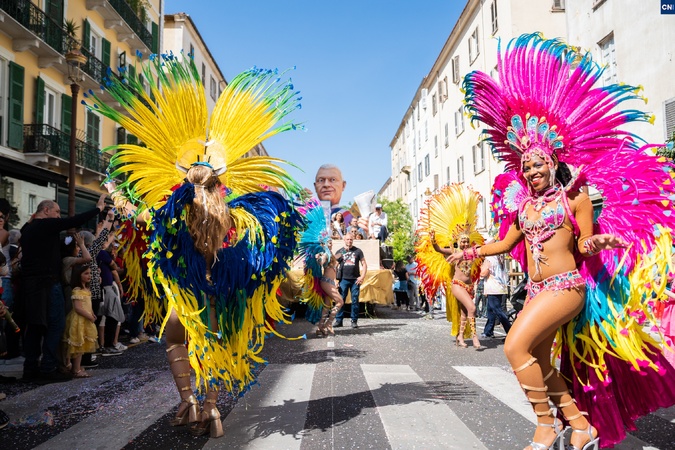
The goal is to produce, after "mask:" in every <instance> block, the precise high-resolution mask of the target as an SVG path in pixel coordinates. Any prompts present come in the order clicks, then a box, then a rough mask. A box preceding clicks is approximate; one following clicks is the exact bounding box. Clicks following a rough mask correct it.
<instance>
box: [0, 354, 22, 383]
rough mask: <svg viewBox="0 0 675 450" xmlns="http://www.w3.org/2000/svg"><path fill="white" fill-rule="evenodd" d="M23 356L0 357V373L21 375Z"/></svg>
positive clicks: (18, 376)
mask: <svg viewBox="0 0 675 450" xmlns="http://www.w3.org/2000/svg"><path fill="white" fill-rule="evenodd" d="M23 361H24V357H23V356H18V357H16V358H13V359H0V375H2V376H5V377H16V378H17V379H19V378H21V377H23Z"/></svg>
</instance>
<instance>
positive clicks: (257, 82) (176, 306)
mask: <svg viewBox="0 0 675 450" xmlns="http://www.w3.org/2000/svg"><path fill="white" fill-rule="evenodd" d="M137 72H140V71H137ZM142 73H143V75H144V78H145V80H146V81H145V82H146V83H148V84H149V87H150V89H149V92H150V93H149V94H148V93H146V90H145V88H144V86H143V85H142V84H141V83H140V80H139V79H138V78H136V77H133V76H131V77H129V76H125V77H123V78H121V79H120V78H117V77H115V76H110V78H109V79H108V80H107V81H106V83H105V86H104V87H105V89H106V91H107V92H108V93H109V94H110V95H111V96H112V97H113V98H114V99H115V100H116V101H117V102H118V103H119V104H120V105H122V106H123V108H124V109H125V110H126V111H125V112H126V115H125V114H122V113H120V112H119V111H117V110H115V109H114V108H113V107H112V106H109V105H107V104H105V103H104V102H103V101H102V100H101V98H100V97H99V96H97V95H95V94H94V93H93V92H91V91H89V94H88V97H89V98H93V105H90V106H89V107H90V108H93V109H96V110H97V111H98V112H100V113H101V114H103V115H104V116H106V117H109V118H111V119H112V120H114V121H116V122H118V123H119V124H120V125H121V126H122V127H124V128H125V129H126V130H127V132H129V133H131V134H133V135H135V136H136V137H137V138H138V139H139V140H140V141H141V142H142V143H143V144H144V145H143V146H140V145H133V144H121V145H117V146H114V147H112V148H109V149H107V150H108V151H111V150H112V151H115V154H114V156H113V157H112V159H111V172H112V173H111V178H114V177H118V176H120V175H126V181H125V182H124V183H122V184H121V185H120V186H119V187H116V193H115V195H114V196H113V197H114V200H115V202H116V206H117V207H118V209H122V208H124V209H125V210H130V205H129V204H128V203H127V201H126V200H125V199H128V198H134V199H137V200H138V201H137V202H136V205H135V212H134V214H137V215H142V218H143V219H144V220H145V221H146V222H147V223H148V225H149V229H150V233H151V234H150V239H149V248H148V251H147V252H146V254H145V257H146V258H147V259H148V260H149V262H148V273H149V275H150V277H151V278H152V280H153V282H154V289H155V291H156V292H155V294H156V295H157V296H158V297H160V299H161V300H162V301H163V302H165V304H166V310H167V315H166V317H165V319H164V323H163V329H164V327H165V328H166V332H165V336H166V341H167V347H168V348H167V355H168V359H169V362H170V364H171V371H172V373H173V375H174V379H175V381H176V386H177V388H178V390H179V393H180V396H181V400H182V402H181V405H180V406H179V409H178V414H177V416H176V417H175V418H174V419H173V420H172V425H184V424H187V423H189V422H198V423H197V424H196V425H195V426H193V427H192V428H191V431H192V433H193V434H196V435H200V434H205V433H208V432H209V430H210V433H211V436H212V437H219V436H222V434H223V431H222V424H221V421H220V414H219V412H218V409H217V408H216V400H217V396H218V391H219V389H220V388H221V387H222V388H224V389H226V390H227V391H229V392H231V393H233V394H234V395H242V394H243V393H245V392H246V391H247V390H248V388H249V387H250V386H251V384H252V383H253V382H254V381H255V367H256V366H257V365H258V364H261V363H264V361H263V360H262V359H261V358H260V356H259V353H260V350H261V349H262V347H263V343H264V339H265V335H266V334H268V333H271V332H273V328H272V323H273V322H276V321H286V320H287V316H286V315H285V313H284V310H283V308H282V307H281V305H280V304H279V303H278V301H277V298H276V291H277V288H278V286H279V284H280V282H281V277H282V274H283V273H284V272H285V271H286V270H288V265H289V262H290V260H291V259H292V256H293V252H294V250H295V247H296V231H297V230H298V229H299V228H300V227H301V226H302V220H301V217H300V215H299V214H298V213H297V212H296V210H295V207H294V204H293V202H292V201H290V200H288V199H287V198H285V197H284V196H282V195H281V194H279V193H277V192H274V191H275V190H283V191H285V192H286V193H287V194H289V195H295V194H297V193H298V192H299V190H300V187H299V185H298V184H297V183H296V182H295V181H294V180H293V179H292V178H291V177H290V176H289V175H288V173H287V172H286V171H285V170H283V169H282V168H281V167H280V166H279V165H278V163H279V162H280V161H279V160H277V159H275V158H270V157H267V156H253V157H249V158H244V157H243V156H244V155H245V154H246V153H247V152H248V151H250V150H251V149H253V148H255V147H256V146H257V145H258V144H260V143H261V142H262V141H264V140H265V139H267V138H268V137H270V136H273V135H275V134H277V133H279V132H282V131H286V130H290V129H295V128H296V125H294V124H293V123H291V122H285V123H280V122H281V121H282V120H284V118H285V117H286V116H287V115H288V114H289V113H290V112H292V111H293V110H295V109H296V108H299V103H298V101H299V97H298V95H297V94H298V93H297V92H295V91H294V88H293V85H292V84H291V83H290V81H288V82H285V83H284V82H281V81H280V79H281V76H282V74H279V73H278V72H276V71H271V70H261V69H255V68H254V69H251V70H248V71H246V72H243V73H242V74H240V75H238V76H237V77H235V78H234V79H233V80H232V81H231V82H230V83H229V85H228V86H227V87H226V88H225V90H224V91H223V93H222V95H221V96H220V98H219V99H218V101H217V103H216V106H215V108H214V110H213V112H212V114H211V117H210V119H209V114H208V110H207V105H206V99H205V94H204V86H203V84H202V82H201V80H200V79H199V73H198V70H197V68H196V66H195V64H194V61H192V59H191V58H189V57H180V58H177V57H175V56H174V55H172V54H169V55H161V56H156V55H153V56H151V58H150V61H149V62H146V63H143V64H142ZM131 209H133V208H131ZM186 341H187V343H186ZM186 344H187V346H186ZM190 366H192V368H193V369H194V371H195V374H196V381H197V386H199V388H200V389H201V390H203V391H205V392H206V394H205V395H206V400H205V403H204V405H203V411H202V413H201V415H199V416H198V414H197V407H198V402H197V399H196V397H195V395H194V392H193V389H192V387H191V383H190Z"/></svg>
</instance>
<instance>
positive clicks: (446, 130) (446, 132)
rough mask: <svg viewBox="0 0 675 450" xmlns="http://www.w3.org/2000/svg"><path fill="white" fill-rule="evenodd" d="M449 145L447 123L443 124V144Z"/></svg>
mask: <svg viewBox="0 0 675 450" xmlns="http://www.w3.org/2000/svg"><path fill="white" fill-rule="evenodd" d="M448 145H450V141H449V139H448V124H447V123H446V124H445V146H446V147H447V146H448Z"/></svg>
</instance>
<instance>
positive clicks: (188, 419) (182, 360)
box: [166, 344, 199, 427]
mask: <svg viewBox="0 0 675 450" xmlns="http://www.w3.org/2000/svg"><path fill="white" fill-rule="evenodd" d="M181 349H182V350H181ZM174 350H177V351H176V353H179V354H180V355H181V356H178V357H177V358H174V359H172V360H170V361H169V366H170V367H171V373H172V374H173V379H174V381H175V383H176V388H178V393H179V395H180V396H181V402H180V405H179V406H178V411H179V412H178V414H176V417H174V418H173V419H171V420H170V422H169V423H170V424H171V426H172V427H177V426H180V425H187V424H188V423H194V422H197V421H198V418H197V406H198V405H199V403H198V402H197V398H196V397H195V396H194V394H192V393H190V395H189V396H187V397H184V393H186V392H188V391H189V392H192V387H191V386H190V363H189V361H190V358H188V356H187V355H188V352H187V348H185V345H183V344H175V345H172V346H171V347H169V348H167V349H166V356H167V357H169V353H171V352H172V351H174ZM176 372H177V373H176ZM186 378H187V383H186V382H185V381H184V380H185V379H186ZM184 403H185V404H187V407H186V408H185V409H184V410H183V412H180V409H181V407H182V405H183V404H184Z"/></svg>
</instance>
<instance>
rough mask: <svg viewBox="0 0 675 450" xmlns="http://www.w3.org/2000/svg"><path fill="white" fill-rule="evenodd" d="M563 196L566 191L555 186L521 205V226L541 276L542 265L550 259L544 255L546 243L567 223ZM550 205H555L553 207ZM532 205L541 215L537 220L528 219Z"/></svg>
mask: <svg viewBox="0 0 675 450" xmlns="http://www.w3.org/2000/svg"><path fill="white" fill-rule="evenodd" d="M563 195H565V191H564V190H563V189H561V187H560V185H555V186H553V187H552V188H549V189H547V190H546V191H545V192H543V193H541V194H538V193H535V194H534V195H532V196H530V197H528V198H526V199H525V200H524V201H523V202H522V203H521V204H520V208H519V209H520V213H519V220H520V225H521V229H522V230H523V233H524V234H525V239H527V242H528V243H529V245H530V251H531V252H532V259H533V260H534V264H535V268H536V273H537V274H541V263H544V264H546V260H547V259H548V258H547V257H546V255H544V254H543V253H542V252H543V250H544V242H546V241H547V240H549V239H550V238H551V237H552V236H553V235H554V234H555V231H556V230H557V229H558V228H560V227H561V226H562V225H563V222H564V221H565V208H564V206H563ZM550 203H553V205H551V204H550ZM530 205H532V209H533V210H534V211H535V212H538V213H539V218H538V219H537V220H531V219H529V218H528V214H527V212H528V209H529V206H530Z"/></svg>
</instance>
